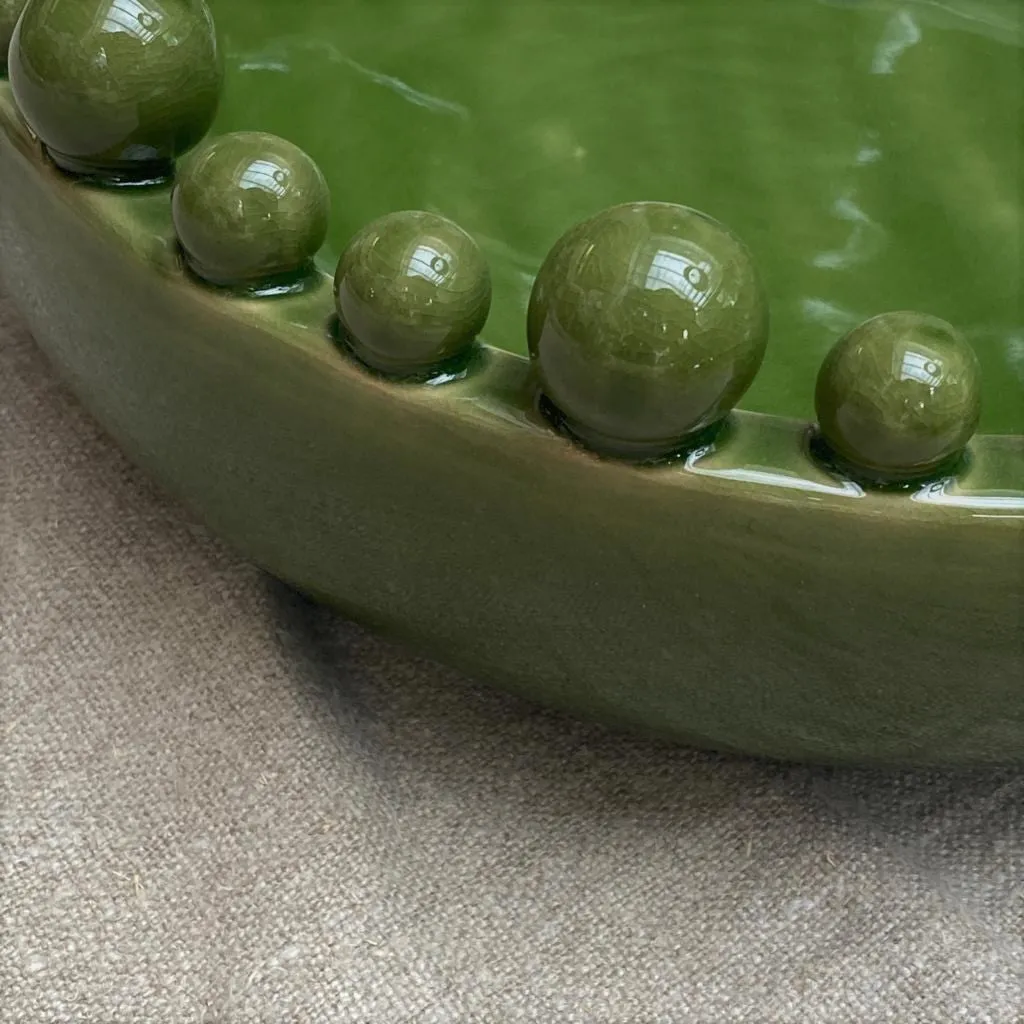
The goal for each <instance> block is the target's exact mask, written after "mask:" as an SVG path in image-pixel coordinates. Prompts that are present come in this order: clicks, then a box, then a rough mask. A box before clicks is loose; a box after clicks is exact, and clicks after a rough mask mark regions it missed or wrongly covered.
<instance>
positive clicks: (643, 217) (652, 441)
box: [527, 203, 768, 459]
mask: <svg viewBox="0 0 1024 1024" xmlns="http://www.w3.org/2000/svg"><path fill="white" fill-rule="evenodd" d="M527 335H528V341H529V346H530V355H531V358H532V359H533V360H534V363H535V365H536V367H537V369H538V373H539V377H540V385H541V389H542V391H543V393H544V395H545V396H546V397H547V399H548V400H549V401H550V402H552V403H553V404H554V405H555V407H556V408H557V409H558V411H559V413H560V414H561V416H562V417H564V422H565V425H566V427H567V428H568V429H569V431H570V432H571V433H572V434H574V435H575V436H576V437H578V438H579V439H580V440H581V441H583V442H584V443H586V444H588V445H590V446H591V447H592V448H594V449H596V450H598V451H601V452H606V453H609V454H614V455H620V456H624V457H627V458H640V459H644V458H654V457H657V456H659V455H664V454H667V453H669V452H672V451H674V450H677V449H678V448H679V447H680V446H681V445H683V444H684V443H685V441H686V439H687V438H688V437H690V436H692V435H694V434H696V433H697V432H699V431H702V430H703V429H704V428H707V427H709V426H711V425H713V424H715V423H716V422H718V421H720V420H721V419H722V418H723V417H724V416H725V415H726V414H727V413H728V412H729V410H730V409H731V408H732V407H733V406H734V405H735V404H736V402H737V401H738V400H739V398H740V396H741V395H742V394H743V393H744V392H745V391H746V390H747V388H748V387H749V386H750V384H751V382H752V381H753V380H754V377H755V376H756V374H757V371H758V368H759V367H760V365H761V360H762V359H763V358H764V352H765V346H766V344H767V341H768V303H767V301H766V299H765V295H764V292H763V290H762V287H761V283H760V280H759V278H758V275H757V271H756V269H755V267H754V264H753V261H752V259H751V257H750V253H749V252H748V251H747V249H746V247H745V246H744V245H743V243H742V242H741V241H740V240H739V239H738V238H737V237H736V236H735V235H734V234H732V232H731V231H729V229H728V228H726V227H725V226H724V225H722V224H720V223H718V222H717V221H715V220H713V219H712V218H711V217H708V216H706V215H705V214H702V213H699V212H698V211H696V210H691V209H689V208H688V207H685V206H675V205H672V204H669V203H630V204H628V205H623V206H614V207H612V208H611V209H608V210H605V211H604V212H603V213H599V214H597V215H596V216H594V217H592V218H590V219H589V220H587V221H584V222H583V223H582V224H578V225H576V226H575V227H574V228H571V229H570V230H569V231H568V232H567V233H566V234H565V235H564V236H563V237H562V238H561V239H560V240H559V241H558V242H557V243H556V245H555V246H554V248H553V249H552V250H551V252H550V254H549V255H548V257H547V259H546V260H545V261H544V264H543V266H542V267H541V269H540V273H539V274H538V275H537V280H536V282H535V284H534V288H533V294H532V296H531V299H530V309H529V314H528V318H527Z"/></svg>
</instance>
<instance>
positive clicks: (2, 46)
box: [0, 0, 28, 75]
mask: <svg viewBox="0 0 1024 1024" xmlns="http://www.w3.org/2000/svg"><path fill="white" fill-rule="evenodd" d="M27 2H28V0H0V75H3V74H6V73H7V51H8V49H9V48H10V45H11V36H13V35H14V26H15V25H17V23H18V16H19V15H20V14H21V12H22V11H23V10H24V9H25V4H26V3H27Z"/></svg>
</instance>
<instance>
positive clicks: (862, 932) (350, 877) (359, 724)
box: [0, 299, 1024, 1024]
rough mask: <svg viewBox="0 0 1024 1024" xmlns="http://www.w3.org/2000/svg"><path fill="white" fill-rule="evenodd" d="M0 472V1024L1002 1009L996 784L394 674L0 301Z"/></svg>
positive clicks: (1000, 801) (1010, 805) (796, 1015)
mask: <svg viewBox="0 0 1024 1024" xmlns="http://www.w3.org/2000/svg"><path fill="white" fill-rule="evenodd" d="M0 470H2V472H0V559H2V561H0V616H2V638H0V778H2V786H3V789H2V793H0V811H2V818H0V822H2V833H0V838H2V844H0V857H2V870H3V875H2V889H0V909H2V919H0V920H2V935H0V938H2V943H0V1021H2V1022H3V1024H15V1022H17V1024H37V1022H38V1024H43V1022H45V1024H50V1022H58V1021H60V1022H63V1021H69V1022H70V1021H75V1022H88V1024H92V1022H97V1024H113V1022H117V1024H120V1022H146V1024H154V1022H157V1024H159V1022H165V1021H166V1022H175V1024H177V1022H224V1024H234V1022H238V1024H248V1022H254V1024H255V1022H270V1021H274V1022H277V1021H304V1022H307V1021H339V1022H364V1021H366V1022H370V1021H373V1022H401V1021H407V1022H413V1021H415V1022H419V1024H429V1022H463V1021H481V1022H487V1024H501V1022H506V1021H508V1022H519V1021H543V1022H545V1024H547V1022H587V1024H602V1022H616V1024H627V1022H629V1024H646V1022H656V1021H657V1022H669V1021H672V1022H714V1024H724V1022H732V1021H750V1022H756V1024H773V1022H778V1024H783V1022H786V1024H790V1022H827V1024H879V1022H885V1021H892V1022H899V1024H915V1022H928V1024H944V1022H953V1021H971V1022H996V1024H1014V1022H1021V1021H1024V832H1022V824H1024V810H1022V807H1024V774H1022V773H1020V772H1015V771H1012V770H1001V771H985V772H976V773H945V772H937V771H931V772H925V771H918V772H915V771H899V772H893V771H889V772H883V771H860V770H852V769H842V770H839V769H828V768H808V767H799V766H798V767H792V766H780V765H774V764H764V763H759V762H754V761H747V760H743V759H738V758H726V757H718V756H714V755H709V754H704V753H697V752H693V751H691V750H687V749H681V748H676V747H672V746H667V745H659V744H655V743H651V742H648V741H646V740H640V739H636V738H629V737H623V736H620V735H615V734H612V733H610V732H607V731H605V730H603V729H601V728H598V727H595V726H592V725H588V724H581V723H577V722H574V721H572V720H570V719H568V718H565V717H561V716H558V715H555V714H552V713H549V712H546V711H543V710H540V709H537V708H535V707H532V706H530V705H527V704H525V703H523V702H520V701H518V700H515V699H512V698H510V697H508V696H505V695H503V694H501V693H498V692H492V691H491V690H490V689H488V688H486V687H484V686H479V685H475V684H473V683H471V682H469V681H467V680H466V679H464V678H462V677H460V676H459V675H458V674H457V673H455V672H454V671H451V670H449V669H446V668H443V667H441V666H438V665H436V664H433V663H431V662H427V661H424V660H421V659H419V658H417V657H416V655H415V654H412V653H409V652H407V651H405V650H401V649H398V648H396V647H394V646H392V645H390V644H388V643H387V642H385V641H383V640H381V639H378V638H377V637H375V636H372V635H370V634H369V633H367V632H365V631H364V630H363V629H361V628H359V627H357V626H355V625H352V624H351V623H348V622H345V621H343V620H342V619H340V618H339V617H337V616H336V615H334V614H332V613H331V612H329V611H326V610H324V609H322V608H319V607H317V606H315V605H313V604H311V603H309V602H307V601H305V600H303V599H302V598H301V597H299V596H297V595H296V594H295V593H294V592H292V591H290V590H289V589H287V588H286V587H284V586H282V585H280V584H278V583H276V582H274V581H273V580H271V579H269V578H267V577H266V576H264V575H263V574H261V573H260V572H259V571H257V570H256V569H254V568H253V567H252V566H250V565H248V564H246V562H245V561H243V560H242V559H240V558H239V557H237V556H236V555H235V554H233V553H231V552H230V551H228V550H226V549H225V548H224V547H223V546H222V545H221V544H220V543H218V542H217V541H215V540H213V539H212V538H211V537H210V536H209V535H208V534H207V533H206V532H205V531H204V530H203V529H202V528H201V527H199V526H198V525H197V524H196V523H195V522H193V521H192V520H190V519H189V518H188V517H187V516H186V515H185V514H184V513H183V512H182V511H181V509H180V508H179V507H177V506H176V505H175V504H174V503H173V502H171V501H169V500H168V499H167V498H166V497H164V496H163V495H162V494H160V493H159V492H158V491H157V490H156V489H155V488H154V487H153V486H152V485H151V484H150V483H149V482H148V481H147V480H146V479H144V478H143V477H142V476H141V475H140V474H139V473H138V472H137V471H135V470H134V469H132V468H131V467H130V466H129V465H128V464H127V463H126V462H125V460H124V459H123V458H122V456H121V455H120V454H119V453H118V452H117V451H116V450H115V448H114V447H113V446H112V445H111V444H110V443H109V442H108V441H107V440H106V439H105V438H104V437H103V436H102V434H101V433H100V432H99V430H98V429H97V428H96V426H95V425H94V424H93V422H92V421H91V420H90V419H89V418H88V416H87V415H86V414H85V413H84V412H83V411H82V409H81V408H80V407H79V406H78V405H77V404H76V403H75V401H74V399H72V398H71V397H70V396H69V395H68V393H67V392H66V391H65V390H64V389H63V388H62V386H61V385H60V384H59V383H58V382H57V381H56V379H55V377H54V375H53V373H52V371H51V369H50V368H49V367H48V365H47V363H46V361H45V360H44V358H43V356H42V355H41V354H40V352H39V351H38V350H37V349H36V347H35V346H34V345H33V343H32V341H31V340H30V338H29V337H28V335H27V332H26V330H25V328H24V326H23V325H22V324H21V322H20V321H19V319H18V318H17V317H16V315H15V314H14V313H13V312H11V310H10V306H9V304H6V305H5V304H4V300H2V299H0ZM628 684H629V681H628V680H623V685H628Z"/></svg>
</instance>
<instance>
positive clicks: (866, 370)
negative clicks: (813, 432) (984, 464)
mask: <svg viewBox="0 0 1024 1024" xmlns="http://www.w3.org/2000/svg"><path fill="white" fill-rule="evenodd" d="M814 407H815V411H816V413H817V416H818V425H819V427H820V429H821V434H822V437H823V438H824V440H825V442H826V444H827V445H828V446H829V448H831V450H832V451H833V452H834V453H835V454H836V455H838V456H839V458H840V459H841V460H842V461H843V462H845V463H847V464H848V465H849V466H851V467H852V468H853V469H854V470H855V471H856V470H860V471H861V472H862V473H863V474H865V475H866V476H868V477H871V478H874V479H877V480H879V481H883V482H885V481H893V482H897V481H901V480H912V479H915V478H918V477H923V476H927V475H928V474H929V473H931V472H933V471H934V470H936V469H939V468H940V467H941V466H942V465H943V464H944V463H946V462H948V461H949V460H951V459H952V458H953V457H954V456H956V455H957V454H958V453H959V452H961V451H962V450H963V448H964V446H965V445H966V444H967V442H968V441H969V440H970V439H971V435H972V434H973V433H974V431H975V429H976V428H977V426H978V417H979V415H980V414H981V370H980V368H979V366H978V359H977V356H975V354H974V349H972V348H971V346H970V345H969V344H968V342H967V341H966V340H965V339H964V338H963V336H962V335H961V334H959V333H958V332H957V331H956V330H955V329H954V328H953V327H951V326H950V325H949V324H948V323H946V322H945V321H944V320H939V319H938V318H937V317H933V316H926V315H925V314H923V313H910V312H900V313H883V314H881V315H880V316H876V317H873V318H872V319H871V320H867V321H865V322H864V323H862V324H861V325H860V326H859V327H855V328H854V329H853V330H852V331H850V333H849V334H847V335H846V336H845V337H843V338H842V339H840V340H839V341H838V342H837V343H836V344H835V345H834V346H833V347H832V350H831V351H830V352H829V353H828V355H827V356H826V357H825V361H824V362H823V363H822V366H821V370H820V371H819V372H818V382H817V387H816V389H815V394H814Z"/></svg>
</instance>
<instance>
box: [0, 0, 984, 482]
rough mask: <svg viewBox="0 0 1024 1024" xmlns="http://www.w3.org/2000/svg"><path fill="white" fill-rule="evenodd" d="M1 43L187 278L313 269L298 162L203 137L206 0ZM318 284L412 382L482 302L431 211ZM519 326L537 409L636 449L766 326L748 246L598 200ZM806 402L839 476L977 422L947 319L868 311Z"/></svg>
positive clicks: (72, 143) (725, 370)
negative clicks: (148, 208)
mask: <svg viewBox="0 0 1024 1024" xmlns="http://www.w3.org/2000/svg"><path fill="white" fill-rule="evenodd" d="M23 9H24V11H23ZM22 11H23V13H22ZM19 14H21V18H20V21H19V20H17V19H18V15H19ZM16 22H17V24H16V25H15V23H16ZM8 41H10V50H9V73H10V78H11V83H12V86H13V89H14V93H15V98H16V100H17V102H18V105H19V109H20V110H21V112H22V115H23V116H24V118H25V120H26V122H27V123H28V124H29V126H30V127H31V128H32V130H33V131H34V132H35V133H36V135H37V136H38V137H39V139H40V140H41V142H42V144H43V145H44V147H45V148H46V150H47V152H48V153H49V155H50V157H51V158H52V159H53V161H54V162H55V163H56V164H57V165H58V166H59V167H61V168H62V169H63V170H65V171H67V172H68V173H71V174H75V175H81V176H86V177H88V178H90V179H91V180H98V181H101V182H104V183H108V184H120V185H130V184H153V183H155V182H160V181H167V180H170V179H172V178H173V179H174V188H173V191H172V198H171V213H172V219H173V222H174V226H175V230H176V232H177V236H178V240H179V242H180V245H181V250H182V254H183V257H184V260H185V262H186V264H187V265H188V267H189V268H190V270H191V271H192V273H193V274H194V275H195V276H196V277H198V278H200V279H202V280H203V281H205V282H207V283H209V284H211V285H214V286H218V287H224V288H229V289H232V290H237V291H242V292H245V293H247V294H249V295H253V296H258V295H272V294H281V293H283V292H289V291H294V290H297V289H301V288H302V287H303V286H304V284H305V283H308V282H309V281H313V280H317V279H318V272H317V271H316V270H315V268H314V265H313V258H314V256H315V254H316V252H317V251H318V250H319V248H320V247H321V246H322V244H323V242H324V239H325V237H326V233H327V226H328V219H329V206H330V197H329V193H328V188H327V184H326V182H325V180H324V178H323V175H322V174H321V173H320V171H319V169H318V168H317V166H316V165H315V164H314V163H313V161H312V160H311V159H310V158H309V157H308V156H306V154H304V153H303V152H302V151H301V150H299V149H298V148H297V147H295V146H294V145H292V144H291V143H289V142H287V141H285V140H284V139H280V138H277V137H276V136H271V135H267V134H264V133H259V132H244V133H235V134H231V135H225V136H222V137H220V138H214V139H209V140H206V141H201V140H202V139H203V137H204V136H205V135H206V133H207V131H208V130H209V128H210V126H211V124H212V123H213V119H214V115H215V113H216V109H217V104H218V100H219V95H220V90H221V85H222V70H221V58H220V54H219V51H218V47H217V40H216V33H215V30H214V26H213V22H212V19H211V17H210V14H209V11H208V9H207V7H206V5H205V3H204V2H203V0H160V3H159V4H156V3H149V2H148V0H29V2H28V3H27V5H26V3H25V0H0V47H2V49H0V53H4V54H6V53H7V43H8ZM99 54H102V57H103V59H102V60H97V59H96V58H97V55H99ZM197 144H198V145H197ZM190 150H191V152H189V151H190ZM185 153H189V155H188V156H187V158H186V159H185V160H184V161H183V162H182V165H181V166H180V167H179V168H178V169H177V173H176V174H175V161H176V160H177V159H178V158H180V157H182V156H183V155H184V154H185ZM334 283H335V288H334V293H335V300H336V309H337V315H338V322H339V325H340V328H341V336H342V338H343V340H344V341H345V342H346V343H347V345H348V347H349V348H350V349H351V350H352V352H353V353H354V354H355V355H356V356H357V357H358V358H359V359H360V360H361V361H362V362H364V363H366V364H368V365H369V366H371V367H373V368H374V369H375V370H377V371H380V372H382V373H385V374H389V375H393V376H395V377H404V378H410V377H411V378H415V377H429V376H430V375H431V374H432V373H434V372H436V371H437V370H438V369H439V368H441V367H444V366H446V365H448V364H449V363H450V362H451V361H457V360H460V359H462V358H464V357H465V356H466V355H467V353H468V352H469V351H470V350H471V348H472V346H473V345H474V344H475V340H476V338H477V336H478V335H479V334H480V332H481V331H482V329H483V327H484V324H485V321H486V319H487V315H488V311H489V309H490V301H491V283H490V274H489V271H488V267H487V263H486V260H485V259H484V256H483V254H482V252H481V251H480V249H479V247H478V246H477V244H476V243H475V242H474V241H473V239H472V238H471V237H470V236H469V235H468V234H467V233H466V232H465V231H463V230H462V229H461V228H459V227H458V226H457V225H455V224H453V223H452V222H451V221H449V220H447V219H445V218H444V217H441V216H439V215H437V214H433V213H426V212H419V211H403V212H399V213H394V214H390V215H388V216H385V217H383V218H380V219H379V220H377V221H375V222H373V223H372V224H370V225H368V226H367V227H365V228H364V229H363V230H362V231H360V232H359V233H358V234H357V235H356V237H355V238H354V239H352V241H351V242H350V243H349V245H348V247H347V248H346V250H345V252H344V253H343V254H342V256H341V259H340V260H339V263H338V268H337V273H336V275H335V282H334ZM526 320H527V335H528V341H529V350H530V356H531V359H532V361H533V364H534V367H535V369H536V378H537V380H538V382H539V387H540V392H541V394H542V397H543V402H544V405H545V407H546V408H547V410H548V411H549V413H550V414H551V415H552V417H553V418H554V419H555V420H556V421H557V423H558V424H559V425H560V426H561V427H563V428H564V429H565V430H566V432H567V433H569V434H571V435H572V436H573V437H575V438H576V439H578V440H579V441H581V442H582V443H583V444H585V445H587V446H588V447H590V448H592V449H594V450H596V451H598V452H600V453H603V454H606V455H614V456H619V457H623V458H628V459H634V460H639V461H645V460H651V459H658V458H661V457H664V456H666V455H670V454H672V453H675V452H678V451H681V450H685V449H686V447H687V446H688V445H692V444H694V443H695V442H696V441H697V440H698V439H700V440H703V439H705V438H706V437H707V436H708V432H709V431H713V430H714V429H715V427H716V426H717V425H719V424H721V423H722V422H724V420H725V418H726V417H727V415H728V413H729V412H730V410H731V409H732V408H733V407H734V406H735V404H736V403H737V401H738V400H739V399H740V397H741V396H742V395H743V394H744V392H745V391H746V390H747V388H748V387H749V386H750V384H751V383H752V382H753V380H754V378H755V376H756V374H757V372H758V369H759V368H760V365H761V362H762V360H763V358H764V353H765V348H766V345H767V340H768V303H767V300H766V297H765V294H764V290H763V288H762V285H761V282H760V280H759V277H758V274H757V270H756V267H755V265H754V262H753V260H752V258H751V256H750V253H749V252H748V250H747V249H746V247H745V246H744V245H743V243H742V242H741V241H740V240H739V239H738V238H737V237H736V236H735V235H734V234H733V233H732V232H731V231H730V230H729V229H728V228H726V227H725V226H723V225H722V224H720V223H718V222H717V221H715V220H713V219H712V218H710V217H708V216H706V215H704V214H702V213H699V212H697V211H695V210H691V209H689V208H687V207H683V206H676V205H672V204H667V203H632V204H627V205H623V206H617V207H613V208H611V209H608V210H605V211H603V212H601V213H598V214H596V215H595V216H594V217H591V218H589V219H588V220H586V221H584V222H583V223H581V224H578V225H576V226H575V227H572V228H571V229H570V230H569V231H567V232H566V234H565V235H563V237H562V238H561V239H559V241H558V242H557V243H556V244H555V246H554V247H553V248H552V250H551V252H550V253H549V254H548V256H547V258H546V259H545V261H544V263H543V265H542V266H541V268H540V271H539V273H538V275H537V278H536V282H535V284H534V288H533V292H532V296H531V299H530V305H529V309H528V311H527V317H526ZM815 408H816V414H817V419H818V429H819V437H820V442H821V443H820V444H819V445H818V447H817V449H816V451H817V452H818V454H821V455H822V456H823V457H825V458H827V459H828V460H829V461H830V462H832V463H833V464H835V465H837V466H839V467H840V468H841V469H843V470H844V471H845V472H847V473H849V474H851V475H853V476H855V477H858V478H860V479H863V480H866V481H868V482H875V483H889V482H899V481H907V480H916V479H919V478H926V477H928V476H930V475H935V474H937V473H940V472H943V471H945V470H946V469H947V468H951V467H953V466H954V465H955V462H956V460H957V459H958V458H959V456H960V454H961V453H962V452H963V450H964V448H965V446H966V444H967V442H968V441H969V439H970V437H971V436H972V434H973V433H974V430H975V429H976V427H977V423H978V416H979V411H980V379H979V368H978V363H977V360H976V358H975V356H974V353H973V350H972V349H971V347H970V346H969V345H968V344H967V342H966V341H965V340H964V339H963V338H962V337H961V336H960V335H959V334H958V333H957V332H956V331H955V330H954V329H953V328H952V327H951V326H950V325H948V324H946V323H944V322H943V321H940V320H937V319H935V318H933V317H929V316H926V315H923V314H919V313H911V312H897V313H886V314H882V315H881V316H878V317H875V318H873V319H871V320H869V321H867V322H866V323H864V324H862V325H861V326H859V327H858V328H856V329H855V330H853V331H852V332H850V333H849V334H847V335H846V336H845V337H844V338H842V339H841V340H839V341H838V342H837V344H836V345H835V346H834V347H833V348H832V350H831V351H830V352H829V354H828V355H827V357H826V358H825V360H824V362H823V364H822V367H821V370H820V373H819V375H818V381H817V387H816V393H815Z"/></svg>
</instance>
